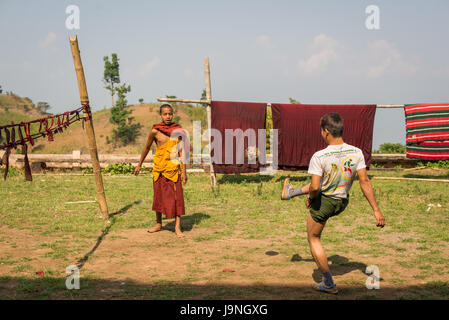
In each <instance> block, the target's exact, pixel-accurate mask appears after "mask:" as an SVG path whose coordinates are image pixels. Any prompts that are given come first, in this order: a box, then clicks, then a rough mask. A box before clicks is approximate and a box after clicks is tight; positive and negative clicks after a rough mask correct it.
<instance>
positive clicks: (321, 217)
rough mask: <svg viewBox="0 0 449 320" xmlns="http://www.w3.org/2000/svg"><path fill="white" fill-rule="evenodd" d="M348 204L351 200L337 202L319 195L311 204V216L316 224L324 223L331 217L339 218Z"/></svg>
mask: <svg viewBox="0 0 449 320" xmlns="http://www.w3.org/2000/svg"><path fill="white" fill-rule="evenodd" d="M348 198H349V196H348ZM348 202H349V199H338V200H337V199H333V198H330V197H328V196H325V195H323V194H321V193H318V195H317V196H316V197H315V198H313V200H312V203H311V204H310V207H309V210H310V214H311V216H312V218H313V220H315V221H316V222H320V223H324V222H326V221H327V219H329V218H330V217H333V216H337V215H339V214H340V213H341V212H343V211H344V210H345V208H346V206H347V205H348Z"/></svg>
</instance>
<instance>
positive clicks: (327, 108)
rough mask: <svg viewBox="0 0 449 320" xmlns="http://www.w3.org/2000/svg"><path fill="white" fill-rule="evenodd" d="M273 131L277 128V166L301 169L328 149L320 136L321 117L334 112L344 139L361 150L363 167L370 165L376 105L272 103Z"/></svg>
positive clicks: (287, 168)
mask: <svg viewBox="0 0 449 320" xmlns="http://www.w3.org/2000/svg"><path fill="white" fill-rule="evenodd" d="M271 108H272V113H273V128H274V129H278V130H279V131H278V135H279V136H278V139H279V144H278V157H279V158H278V167H279V169H282V170H297V169H304V168H306V167H307V166H308V165H309V161H310V158H311V157H312V155H313V154H314V153H315V152H316V151H318V150H321V149H324V148H326V147H327V145H326V142H325V141H324V140H323V138H322V137H321V127H320V118H321V117H322V116H324V115H325V114H326V113H329V112H335V113H338V114H340V115H341V117H342V118H343V120H344V130H343V140H344V142H345V143H347V144H350V145H353V146H355V147H357V148H360V149H361V150H362V152H363V156H364V157H365V163H366V166H369V164H370V162H371V149H372V141H373V126H374V116H375V113H376V105H313V104H275V103H273V104H271Z"/></svg>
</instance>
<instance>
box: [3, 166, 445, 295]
mask: <svg viewBox="0 0 449 320" xmlns="http://www.w3.org/2000/svg"><path fill="white" fill-rule="evenodd" d="M369 174H370V176H397V177H404V176H405V177H423V178H425V177H432V178H441V179H448V178H449V171H443V170H440V171H436V170H431V169H426V170H423V171H416V172H414V173H413V174H412V173H406V172H404V171H400V170H397V171H381V170H371V171H370V172H369ZM287 176H289V177H290V179H291V181H292V182H293V183H294V184H295V185H299V184H303V183H306V182H307V181H309V177H308V175H307V174H305V173H301V172H295V173H292V172H282V171H281V172H278V173H277V174H276V175H274V176H260V175H232V176H231V175H218V176H217V178H218V182H219V183H218V187H217V188H216V189H215V190H213V191H212V190H211V188H210V186H209V177H208V176H207V175H193V174H191V175H189V181H188V183H187V185H186V186H185V188H184V195H185V201H186V210H187V214H186V216H184V217H183V218H182V227H183V229H184V234H185V236H186V237H185V238H183V239H178V238H176V236H175V234H174V232H173V231H174V224H173V220H164V225H165V227H164V230H163V231H161V232H159V233H156V234H148V233H147V232H146V229H147V228H148V227H149V226H150V225H152V224H153V223H154V220H155V215H154V213H153V212H152V211H151V205H152V182H151V176H150V175H140V176H138V177H135V176H131V175H130V176H124V175H122V176H119V175H114V176H104V184H105V191H106V197H107V200H108V205H109V211H110V212H111V218H110V224H106V223H105V221H104V220H103V219H101V218H100V210H99V208H98V205H97V204H96V203H89V202H88V203H75V204H68V203H67V202H77V201H89V200H91V201H93V200H95V196H96V193H95V185H94V179H93V176H92V175H85V176H76V175H55V174H44V175H34V176H33V179H34V181H33V182H32V183H29V182H25V181H24V178H23V176H22V175H21V174H19V175H16V176H10V177H9V178H8V179H7V180H6V181H2V182H1V183H0V197H1V199H2V200H1V207H0V299H142V298H144V299H449V275H448V272H447V266H448V265H449V261H448V260H449V259H448V257H449V233H448V226H449V208H448V206H449V201H448V197H447V190H448V187H449V185H448V184H447V183H442V182H417V181H384V180H375V179H374V180H373V181H372V183H373V185H374V188H375V193H376V197H377V200H378V202H379V204H380V207H381V209H382V211H383V213H384V215H385V217H386V221H387V225H386V227H385V228H383V229H379V228H376V221H375V219H374V217H373V215H372V211H371V209H370V207H369V204H368V202H367V201H366V200H365V199H364V197H363V194H362V192H361V190H360V187H359V185H358V182H355V183H354V186H353V188H352V190H351V195H350V204H349V206H348V209H347V210H346V211H345V212H344V213H342V214H341V215H339V216H338V217H335V218H332V219H331V220H329V222H328V224H327V225H326V228H325V230H324V232H323V236H322V242H323V244H324V247H325V249H326V252H327V255H328V257H329V262H330V268H331V272H332V273H333V275H334V280H335V281H336V283H337V285H338V287H339V289H340V293H339V294H338V295H337V296H330V295H326V294H321V293H316V292H314V291H313V290H312V289H311V284H312V283H313V282H314V281H316V280H320V273H319V272H318V270H317V267H316V265H315V263H314V262H313V260H312V257H311V254H310V252H309V249H308V244H307V239H306V232H305V231H306V223H305V222H306V214H307V211H306V209H305V207H304V198H296V199H293V200H290V201H281V200H280V188H281V185H282V181H283V179H284V178H285V177H287ZM429 204H434V205H435V206H434V207H429V206H428V205H429ZM438 204H440V207H438ZM429 208H430V210H428V209H429ZM113 213H115V214H113ZM69 265H78V266H79V267H80V275H81V279H80V289H79V290H67V289H66V286H65V281H66V277H67V276H68V274H66V267H68V266H69ZM369 265H376V266H378V268H379V270H380V278H381V281H380V289H379V290H368V289H367V288H366V287H365V282H366V280H367V277H368V275H367V274H365V269H366V267H367V266H369ZM39 271H42V272H43V274H44V275H43V276H37V275H36V272H39Z"/></svg>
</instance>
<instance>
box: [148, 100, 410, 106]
mask: <svg viewBox="0 0 449 320" xmlns="http://www.w3.org/2000/svg"><path fill="white" fill-rule="evenodd" d="M157 101H159V102H183V103H198V104H211V101H210V100H191V99H172V98H157ZM267 106H271V103H267ZM376 108H382V109H384V108H385V109H387V108H388V109H393V108H404V105H403V104H376Z"/></svg>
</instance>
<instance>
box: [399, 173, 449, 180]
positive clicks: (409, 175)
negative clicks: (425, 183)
mask: <svg viewBox="0 0 449 320" xmlns="http://www.w3.org/2000/svg"><path fill="white" fill-rule="evenodd" d="M403 177H404V178H418V179H436V180H438V179H449V174H445V175H438V176H436V175H431V174H414V173H408V174H404V175H403Z"/></svg>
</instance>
